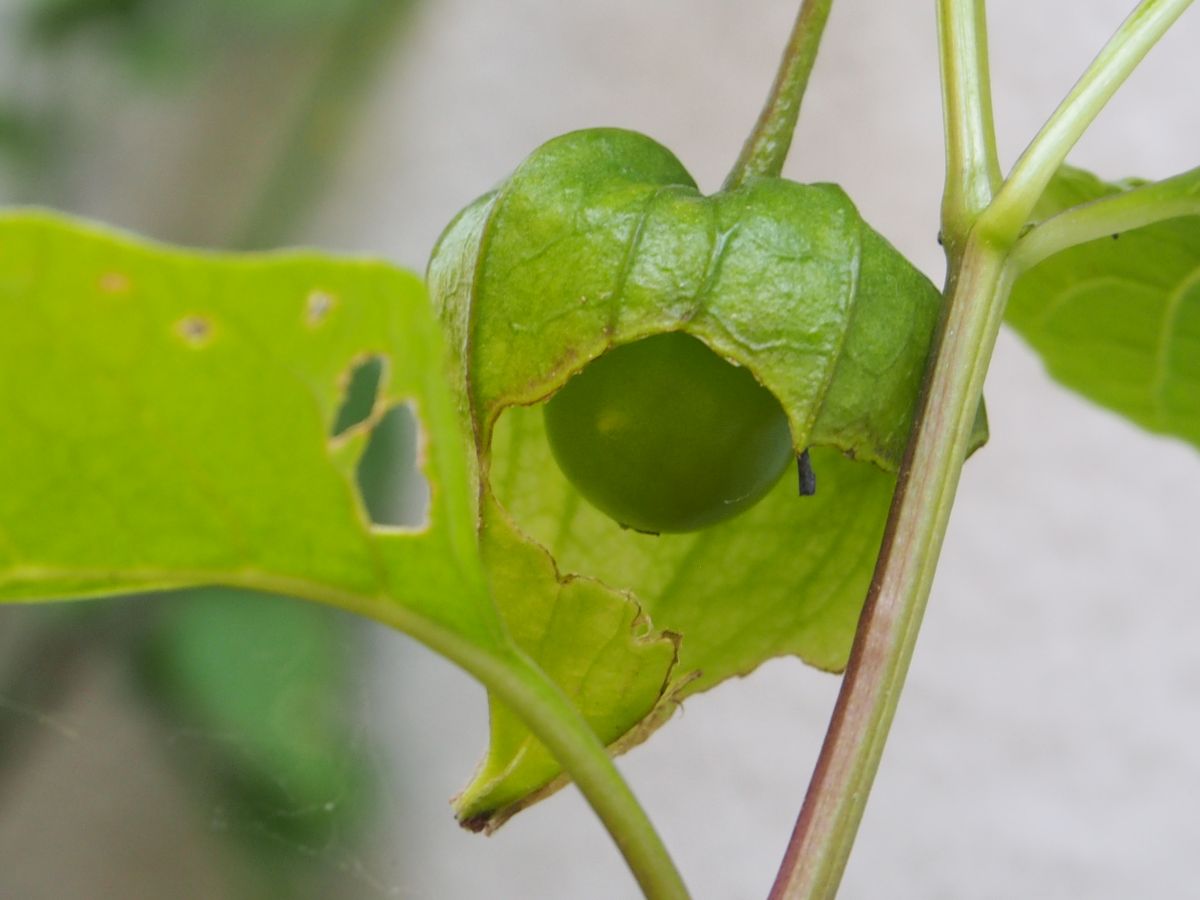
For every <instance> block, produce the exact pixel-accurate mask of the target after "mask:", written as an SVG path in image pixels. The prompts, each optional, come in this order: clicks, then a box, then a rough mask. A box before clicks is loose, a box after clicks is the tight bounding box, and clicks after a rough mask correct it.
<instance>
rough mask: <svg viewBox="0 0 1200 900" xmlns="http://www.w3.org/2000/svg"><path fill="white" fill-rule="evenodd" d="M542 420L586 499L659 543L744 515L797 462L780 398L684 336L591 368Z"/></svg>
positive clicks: (621, 352) (654, 341)
mask: <svg viewBox="0 0 1200 900" xmlns="http://www.w3.org/2000/svg"><path fill="white" fill-rule="evenodd" d="M545 419H546V431H547V434H548V436H549V440H550V448H551V450H552V451H553V453H554V457H555V459H556V460H557V461H558V465H559V467H560V468H561V469H562V471H563V473H564V474H565V475H566V476H567V478H568V479H569V480H570V481H571V483H572V484H574V485H575V487H576V488H577V489H578V490H579V492H580V493H581V494H582V495H583V496H584V497H585V498H587V500H588V501H589V502H591V503H592V504H593V505H594V506H595V507H597V508H598V509H599V510H601V511H602V512H604V513H605V514H607V515H608V516H610V517H611V518H613V519H615V520H616V521H617V522H619V523H620V524H621V525H624V526H626V527H629V528H633V529H636V530H638V531H644V532H650V533H654V534H657V533H661V532H681V531H694V530H696V529H699V528H704V527H706V526H709V525H713V524H715V523H717V522H721V521H723V520H725V519H728V518H730V517H732V516H735V515H737V514H738V513H740V512H742V511H743V510H745V509H748V508H749V507H751V506H753V505H754V504H755V503H757V502H758V501H759V500H760V499H762V497H763V496H764V495H766V493H767V492H768V491H769V490H770V489H771V487H772V486H773V485H774V484H775V482H777V481H778V480H779V477H780V475H782V474H783V472H784V470H785V469H786V468H787V466H788V464H789V462H791V460H793V459H794V458H795V457H794V451H793V449H792V442H791V434H790V431H789V428H788V421H787V416H786V415H785V414H784V411H783V408H782V407H781V406H780V405H779V401H778V400H776V399H775V397H774V395H773V394H771V392H770V391H768V390H767V389H766V388H764V387H763V386H762V385H760V384H759V383H758V382H757V381H756V380H755V379H754V376H753V375H751V374H750V372H749V371H747V370H746V369H744V368H740V367H738V366H735V365H732V364H731V363H729V362H726V361H725V360H724V359H722V358H721V357H719V356H718V355H717V354H716V353H714V352H713V351H712V350H710V349H709V348H708V346H707V345H705V344H704V343H702V342H701V341H699V340H697V339H696V338H694V337H691V336H690V335H687V334H683V333H681V332H671V333H667V334H659V335H655V336H653V337H648V338H644V339H642V340H639V341H636V342H634V343H631V344H625V345H623V346H620V347H616V348H614V349H611V350H609V351H608V352H606V353H604V354H603V355H601V356H600V357H598V358H597V359H595V360H593V361H592V362H591V363H589V364H588V365H587V366H586V367H584V369H583V370H582V371H581V372H580V373H579V374H578V375H576V376H574V377H573V378H571V379H570V380H569V381H568V382H567V383H566V384H565V385H564V386H563V387H562V388H561V389H560V390H559V391H558V392H557V393H556V394H554V396H553V397H551V398H550V400H549V402H548V403H547V404H546V406H545Z"/></svg>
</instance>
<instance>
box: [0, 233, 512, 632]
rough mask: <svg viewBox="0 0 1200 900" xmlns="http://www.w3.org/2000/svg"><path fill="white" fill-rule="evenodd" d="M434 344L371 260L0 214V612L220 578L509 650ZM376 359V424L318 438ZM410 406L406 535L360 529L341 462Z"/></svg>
mask: <svg viewBox="0 0 1200 900" xmlns="http://www.w3.org/2000/svg"><path fill="white" fill-rule="evenodd" d="M437 332H438V328H437V324H436V322H435V321H434V319H433V317H432V315H431V314H430V312H429V309H428V306H427V305H426V301H425V297H424V292H423V290H422V287H421V284H420V282H419V281H418V280H417V279H416V278H415V277H413V276H412V275H409V274H406V273H404V272H401V271H398V270H396V269H394V268H392V267H390V266H387V265H385V264H381V263H375V262H345V261H342V262H337V261H331V260H327V259H323V258H321V257H319V256H317V255H315V254H310V253H291V254H280V255H265V256H250V257H242V258H231V257H222V256H216V255H204V254H197V253H184V252H179V251H176V250H171V249H167V248H163V247H156V246H151V245H147V244H143V243H139V242H136V241H133V240H130V239H128V238H125V237H121V236H118V235H115V234H113V233H111V232H108V231H105V230H103V229H98V228H95V227H94V226H86V225H82V224H79V223H76V222H71V221H69V220H65V219H62V218H60V217H57V216H53V215H49V214H45V213H37V212H22V213H13V214H9V215H6V216H4V217H3V218H0V411H3V416H4V420H5V439H4V441H2V442H0V472H2V473H3V487H2V489H0V600H32V599H46V598H69V597H82V596H94V595H103V594H114V593H130V592H137V591H146V590H152V589H162V588H177V587H187V586H192V585H204V584H223V585H229V586H235V587H245V588H250V589H255V590H262V591H269V592H274V593H287V594H290V595H293V596H301V597H306V598H309V599H314V600H321V601H324V602H328V603H332V604H333V605H338V606H342V607H345V608H350V609H353V610H356V611H359V612H365V613H367V614H373V615H377V616H380V615H384V614H385V613H386V617H388V618H390V619H392V620H398V621H400V622H401V623H402V624H404V625H405V627H408V628H409V629H410V630H412V629H416V630H417V632H419V633H420V635H419V636H421V637H422V638H423V639H425V640H429V639H431V636H436V635H441V636H443V637H442V638H439V639H444V636H445V635H447V634H449V635H455V636H457V637H456V638H455V639H456V640H462V639H465V640H466V641H468V642H469V643H470V644H472V645H474V646H477V647H481V648H491V649H495V648H497V647H501V646H503V645H505V639H504V638H503V633H502V628H501V627H500V625H499V622H498V621H497V618H496V615H495V611H494V608H493V607H492V605H491V604H490V601H489V599H488V597H487V595H486V591H485V590H484V588H483V578H482V573H481V569H480V564H479V559H478V552H477V550H476V543H475V535H474V533H473V521H474V519H473V513H472V511H471V506H470V498H469V495H468V482H467V473H466V471H465V468H464V466H463V460H462V453H461V449H460V448H461V437H460V433H459V431H458V430H457V428H456V423H455V413H454V407H453V399H452V397H451V396H450V394H449V393H448V391H447V390H446V386H445V383H444V379H443V377H442V375H441V366H442V363H441V351H440V340H439V336H438V333H437ZM373 357H378V358H379V359H380V360H382V364H383V371H384V375H383V377H382V378H381V380H380V383H379V387H378V395H377V397H376V398H375V402H374V404H373V406H372V409H371V412H370V415H369V416H368V418H367V419H366V420H365V421H363V422H360V423H358V424H356V425H354V426H352V427H351V428H349V429H348V430H346V431H345V432H344V433H340V434H335V433H333V432H334V425H335V421H336V418H337V416H338V413H339V408H340V407H341V405H342V400H343V397H344V394H345V392H346V390H347V387H348V384H349V381H350V377H351V373H352V372H353V371H354V369H355V367H356V366H357V365H358V364H359V363H361V362H362V361H363V360H365V359H368V358H373ZM404 406H411V407H412V409H413V411H414V413H415V416H416V419H417V422H418V423H419V429H420V437H419V441H420V444H419V446H420V449H421V457H422V466H421V471H422V474H423V476H424V477H425V479H426V480H427V481H428V482H429V484H430V487H431V492H432V493H431V499H430V500H429V502H428V509H427V510H426V511H425V514H424V517H423V518H424V521H423V523H422V524H420V525H418V526H414V527H407V528H405V527H392V526H385V525H376V524H373V523H372V522H371V521H370V519H369V517H368V514H367V511H366V508H365V505H364V503H363V499H362V497H361V495H360V491H359V488H358V483H357V475H356V467H357V464H358V461H359V458H360V456H361V455H362V453H363V450H364V447H365V446H366V445H367V443H368V441H369V439H370V437H371V435H372V433H373V430H374V429H375V427H376V426H377V425H378V423H379V422H380V421H381V420H383V419H385V417H386V416H387V415H388V413H389V412H390V411H391V410H394V409H397V408H401V407H404Z"/></svg>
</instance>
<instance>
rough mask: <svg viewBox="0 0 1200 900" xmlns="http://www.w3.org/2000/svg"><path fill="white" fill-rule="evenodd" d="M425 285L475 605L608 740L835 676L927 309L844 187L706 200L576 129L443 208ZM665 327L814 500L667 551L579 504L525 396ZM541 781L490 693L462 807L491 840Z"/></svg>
mask: <svg viewBox="0 0 1200 900" xmlns="http://www.w3.org/2000/svg"><path fill="white" fill-rule="evenodd" d="M429 278H430V289H431V293H432V295H433V298H434V302H435V304H437V305H438V306H439V308H440V309H441V312H442V317H443V320H444V322H445V323H446V329H447V333H448V336H449V341H450V351H451V354H452V356H453V357H454V362H455V373H456V375H455V377H456V384H457V386H458V389H459V392H460V395H461V397H462V400H461V410H462V415H463V417H464V421H465V426H466V427H467V428H468V429H469V430H470V431H471V433H473V434H474V435H475V456H476V458H475V460H474V461H473V462H474V467H475V472H476V477H477V478H478V479H479V480H480V497H481V501H480V539H481V543H482V546H483V550H484V555H485V559H486V561H487V562H488V565H489V571H490V573H491V575H492V590H493V595H494V597H495V599H496V602H497V603H498V604H499V606H500V608H501V611H502V613H503V615H504V617H505V620H506V622H507V623H508V625H509V628H510V630H511V631H512V632H513V634H514V636H515V637H516V638H517V641H518V643H519V644H520V645H521V646H522V648H523V649H525V651H526V652H527V653H529V654H530V655H531V656H532V657H533V658H534V659H535V660H536V661H537V662H538V664H539V665H540V666H541V667H542V668H543V669H544V670H545V671H547V673H548V674H550V675H551V676H552V677H553V678H555V679H556V680H557V681H558V682H559V684H560V686H561V687H563V688H564V689H565V690H566V691H567V693H568V694H569V695H570V696H572V697H573V699H575V701H576V703H577V705H579V706H580V708H581V709H582V711H583V712H584V714H585V716H586V717H587V718H588V720H589V722H590V723H591V724H592V726H593V728H594V729H595V730H596V731H597V733H598V734H599V735H600V736H601V738H602V739H603V740H605V741H606V742H608V743H609V745H610V746H611V747H612V748H613V749H618V750H619V749H623V748H625V747H627V746H629V745H631V744H633V743H636V742H638V741H640V740H642V739H644V738H645V737H646V736H647V735H648V734H649V733H650V732H651V731H652V730H653V729H654V728H655V727H657V725H659V724H661V723H662V722H663V721H665V720H666V718H668V717H669V715H670V713H671V711H672V710H673V709H674V708H675V704H676V703H677V702H678V701H679V700H680V699H682V698H683V697H685V696H687V695H689V694H691V693H695V692H696V691H699V690H704V689H706V688H708V687H711V686H713V685H714V684H716V683H718V682H720V681H721V680H723V679H725V678H728V677H730V676H733V675H737V674H744V673H746V672H749V671H750V670H752V669H753V668H754V667H756V666H757V665H758V664H760V663H761V662H763V661H764V660H766V659H768V658H770V657H772V656H777V655H780V654H795V655H798V656H800V657H802V658H803V659H805V660H807V661H808V662H810V663H812V664H814V665H817V666H820V667H822V668H825V669H830V670H837V669H839V668H841V667H842V666H843V665H844V664H845V661H846V657H847V654H848V652H849V646H850V642H851V640H852V637H853V632H854V627H855V623H856V621H857V618H858V613H859V608H860V606H861V603H862V599H863V597H864V595H865V590H866V587H867V584H868V582H869V577H870V572H871V569H872V566H873V562H874V557H875V554H876V552H877V550H878V546H879V541H880V538H881V535H882V529H883V523H884V519H885V516H886V511H887V507H888V504H889V502H890V497H891V493H892V489H893V486H894V480H895V479H894V472H895V470H896V467H897V465H898V463H899V459H900V456H901V454H902V452H903V448H904V443H905V441H906V439H907V436H908V431H909V426H910V424H911V420H912V415H913V407H914V403H915V400H916V395H917V390H918V387H919V382H920V378H921V376H922V373H923V370H924V363H925V359H926V356H927V354H928V350H929V345H930V340H931V336H932V333H933V329H934V325H935V321H936V319H937V315H938V310H939V305H940V296H939V293H938V291H937V290H936V288H934V286H933V285H932V284H930V283H929V281H928V280H927V279H925V278H924V277H923V276H922V275H921V274H920V273H919V272H917V270H915V269H914V268H913V267H912V266H911V265H910V264H909V263H908V262H907V261H905V260H904V259H903V257H901V256H900V255H899V254H898V253H897V252H896V251H895V250H893V249H892V248H891V247H890V246H889V245H888V244H887V242H886V241H884V240H883V238H881V237H880V236H879V235H878V234H877V233H876V232H874V231H873V230H871V229H870V228H869V226H867V225H866V224H865V223H864V222H863V221H862V219H861V217H860V216H859V215H858V212H857V210H856V209H855V208H854V206H853V204H852V203H851V202H850V200H849V199H848V198H847V197H846V195H845V194H844V193H843V192H842V191H841V190H840V189H839V188H837V187H835V186H832V185H800V184H796V183H793V182H788V181H783V180H780V179H773V178H761V179H752V180H750V181H748V182H747V183H746V184H745V185H744V186H742V187H740V188H738V189H736V190H732V191H729V192H726V193H721V194H717V195H715V196H712V197H704V196H702V195H701V194H700V193H699V192H698V190H697V189H696V187H695V185H694V183H693V182H692V180H691V177H690V176H689V175H688V174H687V172H686V171H685V170H684V169H683V167H682V165H681V164H680V163H679V162H678V160H676V159H675V157H674V156H672V155H671V154H670V152H669V151H667V150H666V149H664V148H663V147H661V146H660V145H658V144H657V143H655V142H654V141H652V140H650V139H649V138H646V137H644V136H642V135H638V134H633V133H631V132H625V131H617V130H612V129H596V130H592V131H585V132H575V133H573V134H569V135H565V136H563V137H560V138H557V139H555V140H553V141H551V142H549V143H548V144H546V145H544V146H543V147H542V148H540V149H539V150H537V151H535V152H534V154H533V155H531V156H530V157H529V159H528V160H526V161H525V163H523V164H522V165H521V166H520V167H519V168H518V170H517V172H516V173H515V174H514V175H513V176H512V177H511V178H510V179H509V180H508V181H507V182H506V183H505V184H504V185H503V186H502V187H501V188H500V189H499V190H498V191H497V192H494V193H492V194H489V195H486V196H484V197H481V198H480V199H479V200H478V201H476V202H475V203H474V204H472V205H471V206H470V207H468V208H467V209H466V210H464V211H463V212H462V213H460V215H459V216H458V217H457V218H456V219H455V221H454V222H452V223H451V225H450V226H449V228H448V229H447V231H446V233H445V234H444V235H443V237H442V239H441V241H439V244H438V246H437V248H436V249H435V251H434V255H433V259H432V261H431V264H430V271H429ZM669 331H685V332H687V333H690V334H692V335H694V336H696V337H698V338H700V339H701V340H702V341H704V342H705V343H706V344H708V345H709V346H710V347H711V348H712V349H713V350H715V351H716V352H717V353H719V354H720V355H722V356H724V357H725V358H727V359H729V360H731V361H733V362H735V363H736V364H739V365H743V366H745V367H747V368H748V369H749V370H750V371H751V372H752V373H753V374H754V375H755V377H756V378H757V379H758V380H759V381H760V382H761V383H762V384H763V385H765V386H766V387H767V388H769V389H770V390H771V391H772V392H773V393H774V394H775V396H776V397H777V398H778V399H779V400H780V401H781V403H782V405H783V408H784V410H785V412H786V413H787V415H788V419H789V422H790V425H791V432H792V440H793V443H794V445H795V449H796V451H797V453H799V452H800V451H803V450H805V449H808V448H810V447H816V448H820V449H816V450H814V451H813V453H812V460H813V464H814V468H815V470H816V472H817V479H818V484H819V488H818V491H817V495H816V496H815V497H805V498H798V497H797V496H796V495H797V485H796V483H795V481H793V480H792V479H790V478H785V479H784V480H783V481H782V482H781V483H780V484H779V485H778V486H777V487H776V488H775V490H774V492H773V493H772V494H771V495H770V496H769V497H768V498H767V499H766V500H765V501H763V502H762V503H760V504H759V505H758V506H756V507H754V508H752V509H751V510H750V511H749V512H747V513H745V514H743V515H741V516H739V517H737V518H735V519H733V520H731V521H729V522H728V523H725V524H722V525H718V526H716V527H713V528H711V529H708V530H705V531H702V532H699V533H694V534H686V535H674V536H665V535H664V536H662V537H656V536H648V535H644V534H637V533H634V532H631V531H626V530H623V529H621V528H620V527H619V526H618V525H617V524H616V523H614V522H613V521H611V520H610V519H608V518H607V517H605V516H603V515H601V514H599V513H598V512H597V511H596V510H594V509H593V508H591V507H590V506H589V505H588V504H587V503H586V502H585V501H584V500H582V499H581V498H580V497H579V495H578V494H577V493H576V491H575V490H574V489H573V488H572V487H571V486H570V485H569V484H568V483H567V482H566V481H565V479H564V478H563V477H562V475H561V474H560V473H559V471H558V468H557V466H556V465H555V463H554V460H553V457H552V456H551V455H550V452H549V450H548V448H547V444H546V440H545V433H544V428H543V425H542V416H541V411H540V409H537V408H536V406H535V404H538V403H539V402H541V401H543V400H545V399H546V398H548V397H549V396H550V395H552V394H553V393H554V392H555V391H556V390H557V389H558V388H559V387H561V386H562V385H563V384H564V383H565V382H566V380H567V379H568V378H570V377H571V376H572V375H573V374H575V373H576V372H578V371H580V370H581V369H582V368H583V367H584V366H585V365H586V364H587V363H588V362H589V361H590V360H592V359H594V358H595V357H597V356H599V355H600V354H602V353H603V352H604V351H605V350H607V349H609V348H610V347H613V346H616V345H620V344H623V343H627V342H631V341H634V340H637V339H639V338H642V337H646V336H649V335H652V334H658V333H663V332H669ZM630 389H631V390H636V389H637V388H636V385H631V386H630ZM979 437H980V438H982V425H981V431H980V435H979ZM855 459H856V460H858V461H857V462H854V461H852V460H855ZM867 463H873V464H874V465H868V464H867ZM516 559H523V560H524V563H523V565H524V568H523V570H522V571H521V572H520V573H515V572H513V571H512V568H513V563H512V561H513V560H516ZM557 774H558V770H557V767H556V766H555V765H554V763H553V761H552V760H550V759H549V758H548V756H547V755H546V754H545V752H544V751H541V750H539V749H538V748H537V747H536V742H535V741H533V739H532V738H531V737H530V736H529V735H528V733H527V732H526V731H525V730H524V729H523V727H522V726H521V725H520V723H519V722H517V721H516V720H515V719H514V718H513V717H512V716H511V715H509V714H507V712H506V711H505V710H504V709H503V707H502V706H500V705H499V704H497V703H495V701H493V712H492V734H491V745H490V747H489V751H488V755H487V757H486V759H485V762H484V765H483V767H482V768H481V770H480V772H479V773H477V775H476V778H475V779H474V780H473V782H472V784H471V785H470V786H469V787H468V788H467V789H466V791H464V793H463V795H462V796H461V797H460V798H459V802H458V811H459V814H460V816H463V817H464V818H466V819H467V820H469V821H470V822H472V823H473V824H477V825H479V826H481V827H495V826H496V825H497V824H499V823H500V822H502V821H503V820H504V819H505V818H506V817H507V816H509V815H511V814H512V813H513V812H514V811H515V810H517V809H519V808H521V807H522V806H523V805H526V804H527V803H528V802H529V801H530V800H532V799H536V798H537V797H538V796H540V795H542V794H544V793H545V792H546V791H548V790H552V789H553V787H554V786H555V784H556V783H557V782H556V781H555V779H556V776H557Z"/></svg>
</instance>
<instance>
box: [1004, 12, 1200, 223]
mask: <svg viewBox="0 0 1200 900" xmlns="http://www.w3.org/2000/svg"><path fill="white" fill-rule="evenodd" d="M1191 3H1192V0H1142V2H1141V3H1140V4H1139V5H1138V6H1137V8H1136V9H1135V10H1134V11H1133V12H1132V13H1130V14H1129V18H1127V19H1126V20H1125V21H1124V22H1122V23H1121V27H1120V28H1118V29H1117V31H1116V33H1115V34H1114V35H1113V36H1112V37H1111V38H1110V39H1109V41H1108V43H1107V44H1105V45H1104V48H1103V49H1102V50H1101V51H1100V53H1099V54H1098V55H1097V56H1096V58H1095V59H1094V60H1093V61H1092V63H1091V65H1090V66H1088V68H1087V70H1086V71H1085V72H1084V73H1083V76H1082V77H1081V78H1080V79H1079V81H1077V82H1076V83H1075V86H1074V87H1073V88H1071V91H1070V93H1068V94H1067V96H1066V97H1065V98H1064V99H1063V101H1062V103H1060V104H1059V106H1058V108H1057V109H1056V110H1055V111H1054V113H1053V115H1051V116H1050V118H1049V119H1048V120H1047V122H1046V124H1045V125H1043V126H1042V129H1041V130H1040V131H1039V132H1038V133H1037V135H1036V136H1035V137H1034V139H1033V140H1032V141H1031V142H1030V144H1029V146H1028V147H1027V148H1026V150H1025V152H1024V153H1023V154H1021V158H1020V159H1018V160H1017V164H1016V165H1015V166H1014V167H1013V170H1012V172H1011V173H1010V174H1009V176H1008V179H1007V180H1006V181H1005V183H1004V185H1003V187H1001V189H1000V191H999V193H998V194H997V195H996V199H995V200H994V201H993V202H992V203H991V205H990V206H989V207H988V209H987V211H986V212H985V213H983V215H982V216H981V217H980V226H981V228H982V230H983V233H984V234H985V235H986V236H987V237H988V238H989V239H995V240H998V241H1000V242H1001V243H1007V242H1011V241H1012V240H1015V239H1016V237H1017V236H1018V235H1019V233H1020V231H1021V229H1022V228H1023V227H1024V226H1025V223H1026V222H1028V221H1029V218H1030V216H1031V215H1032V214H1033V208H1034V206H1035V205H1036V204H1037V202H1038V200H1039V199H1040V198H1041V196H1042V192H1043V191H1045V189H1046V185H1048V184H1049V183H1050V179H1051V178H1053V177H1054V173H1055V172H1057V171H1058V167H1059V166H1061V165H1062V164H1063V162H1064V161H1065V160H1066V158H1067V154H1068V153H1069V152H1070V151H1071V148H1072V147H1074V146H1075V143H1076V142H1077V141H1078V140H1079V138H1080V137H1082V135H1083V133H1084V132H1085V131H1086V130H1087V128H1088V126H1089V125H1091V124H1092V122H1093V121H1094V120H1095V118H1096V116H1097V115H1099V113H1100V110H1102V109H1103V108H1104V106H1105V104H1107V103H1108V101H1109V99H1111V98H1112V96H1113V94H1115V93H1116V92H1117V89H1118V88H1119V87H1120V86H1121V85H1122V84H1124V82H1125V79H1126V78H1128V77H1129V75H1130V73H1131V72H1133V70H1134V69H1135V68H1137V65H1138V63H1140V62H1141V61H1142V59H1143V58H1144V57H1145V56H1146V54H1147V53H1149V52H1150V49H1151V48H1152V47H1153V46H1154V45H1155V44H1156V43H1158V40H1159V38H1161V37H1162V36H1163V35H1164V34H1166V32H1167V30H1168V29H1169V28H1170V27H1171V25H1172V24H1174V22H1175V20H1176V19H1178V18H1179V17H1180V16H1181V15H1182V14H1183V12H1184V10H1186V9H1187V8H1188V7H1189V6H1191Z"/></svg>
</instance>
